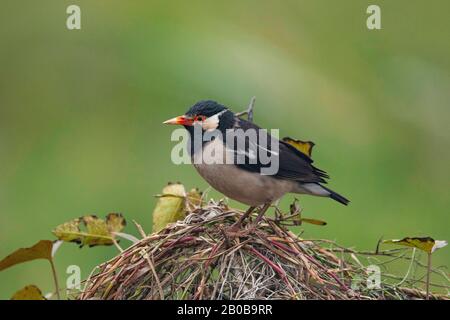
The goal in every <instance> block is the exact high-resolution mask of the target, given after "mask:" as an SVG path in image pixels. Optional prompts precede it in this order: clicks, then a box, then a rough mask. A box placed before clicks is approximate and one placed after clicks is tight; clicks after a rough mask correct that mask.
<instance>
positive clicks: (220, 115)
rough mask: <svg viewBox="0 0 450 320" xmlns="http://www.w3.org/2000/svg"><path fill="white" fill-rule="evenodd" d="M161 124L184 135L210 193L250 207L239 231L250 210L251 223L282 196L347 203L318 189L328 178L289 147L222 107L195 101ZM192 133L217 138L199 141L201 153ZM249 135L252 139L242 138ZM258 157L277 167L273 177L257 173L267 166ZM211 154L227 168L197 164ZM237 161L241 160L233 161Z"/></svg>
mask: <svg viewBox="0 0 450 320" xmlns="http://www.w3.org/2000/svg"><path fill="white" fill-rule="evenodd" d="M164 123H165V124H177V125H182V126H184V127H185V128H186V129H187V130H188V132H189V133H190V146H188V150H189V151H190V156H191V158H192V160H193V161H192V162H193V164H194V166H195V168H196V169H197V171H198V173H199V174H200V175H201V176H202V177H203V178H204V179H205V180H206V181H207V182H208V183H209V184H210V185H211V186H212V187H213V188H215V189H216V190H218V191H219V192H221V193H223V194H224V195H225V196H227V197H229V198H231V199H234V200H237V201H239V202H242V203H244V204H247V205H249V206H250V208H249V209H248V210H247V212H246V213H245V215H243V216H242V217H241V219H240V220H239V222H238V224H239V226H240V224H241V222H242V221H243V220H244V219H245V218H246V217H247V216H248V215H250V214H251V213H252V212H253V210H254V209H255V208H256V207H258V206H261V205H262V208H261V209H260V212H259V215H258V218H257V219H256V222H258V221H259V220H260V219H261V217H262V215H263V214H264V212H265V211H266V210H267V209H268V207H269V206H270V204H271V203H272V202H274V201H276V200H278V199H279V198H281V197H282V196H283V195H285V194H286V193H299V194H309V195H314V196H320V197H328V198H331V199H333V200H336V201H338V202H340V203H342V204H344V205H347V204H348V203H349V200H347V199H346V198H345V197H343V196H341V195H340V194H338V193H336V192H334V191H332V190H330V189H328V188H327V187H325V186H324V185H323V184H325V183H326V180H325V179H327V178H329V176H328V175H327V174H326V173H325V172H324V171H322V170H320V169H318V168H316V167H315V166H313V164H312V163H313V160H312V159H311V158H310V157H309V156H308V155H306V154H305V153H302V152H300V151H299V150H298V149H297V148H295V147H294V146H293V145H291V144H289V143H287V142H285V141H280V140H278V139H276V138H274V137H273V136H271V135H269V134H268V132H267V131H265V130H263V129H261V128H260V127H258V126H257V125H255V124H254V123H252V122H249V121H246V120H244V119H241V118H239V117H238V116H236V115H235V114H234V113H233V112H232V111H231V110H229V109H228V108H227V107H225V106H223V105H221V104H219V103H217V102H215V101H211V100H206V101H200V102H197V103H196V104H195V105H193V106H192V107H191V108H190V109H189V110H188V111H187V112H186V113H185V114H184V115H182V116H179V117H175V118H173V119H170V120H167V121H165V122H164ZM196 128H197V130H198V131H200V132H201V133H203V134H205V133H207V132H211V131H216V132H219V133H221V135H219V136H218V137H215V138H214V139H210V140H209V141H208V140H207V141H202V142H201V143H200V146H201V148H195V147H194V144H195V143H193V139H195V138H196V137H195V132H196V131H195V129H196ZM250 131H252V132H255V133H256V134H253V135H252V134H248V133H251V132H250ZM230 132H231V133H236V134H235V136H233V138H232V139H230V138H229V137H228V135H227V133H230ZM251 137H253V139H251ZM239 138H242V139H243V140H244V141H245V143H244V144H242V143H241V144H239V143H236V141H235V139H239ZM230 140H233V141H234V143H231V142H232V141H230ZM263 142H264V143H263ZM275 145H276V146H277V147H276V148H275ZM264 153H265V154H266V155H269V156H270V157H271V159H272V161H275V162H276V163H277V165H278V168H277V170H276V172H274V173H273V174H262V170H263V169H264V168H265V169H267V168H268V167H269V166H270V164H268V163H263V161H262V159H260V158H258V157H256V155H259V154H264ZM211 154H215V155H216V156H217V154H221V155H222V156H223V157H224V158H227V159H232V160H234V161H231V162H232V163H229V162H225V161H222V162H220V161H218V162H217V163H211V161H202V160H204V159H203V157H204V156H205V155H211ZM239 159H241V161H238V160H239ZM242 159H244V160H245V161H242Z"/></svg>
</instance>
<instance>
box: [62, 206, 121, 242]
mask: <svg viewBox="0 0 450 320" xmlns="http://www.w3.org/2000/svg"><path fill="white" fill-rule="evenodd" d="M81 222H82V223H83V224H82V225H83V226H84V227H85V229H86V231H82V230H81V228H80V227H81ZM125 225H126V221H125V219H124V218H123V216H122V214H120V213H110V214H108V215H107V216H106V220H103V219H100V218H98V217H97V216H95V215H87V216H84V217H81V218H77V219H74V220H72V221H69V222H66V223H63V224H61V225H59V226H57V227H56V228H55V229H54V230H53V234H54V235H55V236H56V237H58V239H59V240H62V241H66V242H76V243H78V244H80V245H81V246H84V245H88V246H89V247H93V246H97V245H108V246H109V245H112V244H113V243H114V241H113V239H114V237H115V233H117V232H120V231H122V229H123V228H124V227H125Z"/></svg>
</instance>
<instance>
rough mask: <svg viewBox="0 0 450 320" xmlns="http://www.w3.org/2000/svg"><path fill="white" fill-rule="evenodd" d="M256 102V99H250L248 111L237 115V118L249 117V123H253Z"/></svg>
mask: <svg viewBox="0 0 450 320" xmlns="http://www.w3.org/2000/svg"><path fill="white" fill-rule="evenodd" d="M255 100H256V97H252V98H251V99H250V103H249V104H248V107H247V109H246V110H244V111H242V112H238V113H236V116H238V117H241V116H243V115H247V121H249V122H253V107H254V106H255Z"/></svg>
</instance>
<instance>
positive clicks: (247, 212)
mask: <svg viewBox="0 0 450 320" xmlns="http://www.w3.org/2000/svg"><path fill="white" fill-rule="evenodd" d="M255 208H256V207H250V208H248V209H247V211H245V213H244V214H243V215H242V216H241V217H240V218H239V220H238V221H237V222H236V223H235V224H233V225H232V226H231V227H232V228H233V229H240V228H241V226H242V222H244V220H245V219H247V218H248V216H249V215H251V214H252V212H253V210H255Z"/></svg>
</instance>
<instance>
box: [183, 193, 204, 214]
mask: <svg viewBox="0 0 450 320" xmlns="http://www.w3.org/2000/svg"><path fill="white" fill-rule="evenodd" d="M201 206H202V192H200V190H199V189H198V188H193V189H191V191H189V192H188V193H187V195H186V207H187V209H188V210H190V211H192V210H194V209H195V208H198V207H201Z"/></svg>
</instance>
